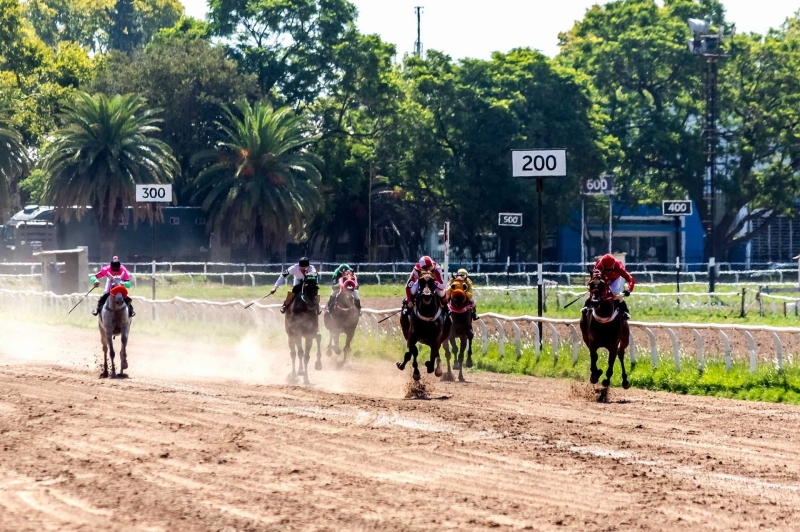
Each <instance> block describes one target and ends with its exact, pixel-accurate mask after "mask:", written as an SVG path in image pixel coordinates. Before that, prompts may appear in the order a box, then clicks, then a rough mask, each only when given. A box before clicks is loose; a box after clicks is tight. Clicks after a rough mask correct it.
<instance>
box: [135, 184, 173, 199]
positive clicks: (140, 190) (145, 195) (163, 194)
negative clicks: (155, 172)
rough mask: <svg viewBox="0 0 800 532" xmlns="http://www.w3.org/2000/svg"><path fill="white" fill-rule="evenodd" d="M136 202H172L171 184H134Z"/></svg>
mask: <svg viewBox="0 0 800 532" xmlns="http://www.w3.org/2000/svg"><path fill="white" fill-rule="evenodd" d="M136 202H137V203H172V185H136Z"/></svg>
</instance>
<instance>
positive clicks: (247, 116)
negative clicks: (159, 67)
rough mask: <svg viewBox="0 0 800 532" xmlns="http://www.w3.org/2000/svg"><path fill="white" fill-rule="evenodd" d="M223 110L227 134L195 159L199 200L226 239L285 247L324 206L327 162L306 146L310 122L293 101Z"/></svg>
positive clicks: (270, 246) (265, 245)
mask: <svg viewBox="0 0 800 532" xmlns="http://www.w3.org/2000/svg"><path fill="white" fill-rule="evenodd" d="M224 109H225V113H226V115H227V122H228V123H227V125H224V124H219V127H220V129H221V130H222V132H223V137H224V139H223V140H222V141H221V142H220V143H219V144H218V145H217V147H216V148H215V149H212V150H208V151H206V152H203V153H200V154H198V155H197V157H196V158H195V162H196V164H197V165H198V167H199V168H200V172H199V173H198V175H197V181H196V186H197V192H196V195H195V199H197V200H199V201H201V203H202V207H203V209H204V210H205V211H206V212H207V213H208V216H209V225H210V226H211V229H212V230H213V231H219V234H220V235H221V236H222V238H223V239H225V240H227V241H233V242H240V243H242V242H243V241H246V242H248V243H250V245H251V246H256V245H257V244H260V245H263V246H264V247H265V248H266V249H268V250H270V251H276V250H279V249H282V248H283V246H285V244H286V243H287V239H288V238H289V237H295V238H300V237H301V236H302V235H303V234H304V231H305V227H306V224H307V223H308V221H309V220H310V218H311V216H312V215H313V213H314V212H315V211H316V209H317V208H318V206H319V192H318V189H317V187H318V185H319V181H320V173H319V168H320V167H321V166H322V161H320V160H319V158H318V157H316V156H315V155H313V154H312V153H310V152H309V151H307V150H306V149H305V148H304V147H305V146H306V145H307V144H308V143H309V142H310V141H311V140H312V138H311V137H310V130H309V127H308V125H307V124H306V122H305V120H304V119H303V118H302V117H301V116H297V115H296V114H295V113H294V111H293V110H292V109H290V108H288V107H283V108H281V109H278V110H273V109H272V108H271V107H270V106H269V104H266V103H256V104H255V105H253V106H250V105H249V104H247V103H244V102H240V103H239V104H238V106H237V107H236V110H235V111H234V110H232V109H231V108H229V107H227V106H226V107H225V108H224ZM259 247H260V246H259Z"/></svg>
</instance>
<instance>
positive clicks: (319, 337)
mask: <svg viewBox="0 0 800 532" xmlns="http://www.w3.org/2000/svg"><path fill="white" fill-rule="evenodd" d="M314 339H316V340H317V363H316V364H314V369H315V370H317V371H319V370H321V369H322V348H321V347H320V344H322V335H321V334H319V333H317V335H316V336H315V337H314ZM314 339H312V340H311V341H312V342H313V341H314Z"/></svg>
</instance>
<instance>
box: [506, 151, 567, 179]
mask: <svg viewBox="0 0 800 532" xmlns="http://www.w3.org/2000/svg"><path fill="white" fill-rule="evenodd" d="M511 166H512V170H513V173H512V174H511V175H512V176H513V177H564V176H566V175H567V151H566V150H514V151H512V152H511Z"/></svg>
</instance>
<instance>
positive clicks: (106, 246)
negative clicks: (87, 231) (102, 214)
mask: <svg viewBox="0 0 800 532" xmlns="http://www.w3.org/2000/svg"><path fill="white" fill-rule="evenodd" d="M97 226H98V228H99V230H100V262H110V261H111V257H113V256H114V255H115V254H118V253H115V250H114V243H115V241H116V239H117V228H118V227H119V222H118V221H117V219H116V218H114V217H112V219H111V220H109V219H105V220H98V221H97Z"/></svg>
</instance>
